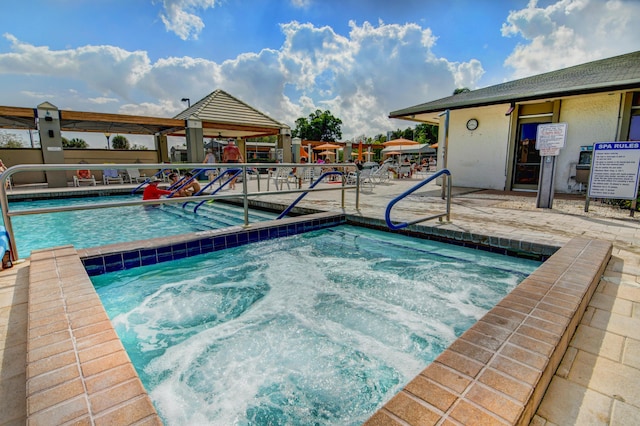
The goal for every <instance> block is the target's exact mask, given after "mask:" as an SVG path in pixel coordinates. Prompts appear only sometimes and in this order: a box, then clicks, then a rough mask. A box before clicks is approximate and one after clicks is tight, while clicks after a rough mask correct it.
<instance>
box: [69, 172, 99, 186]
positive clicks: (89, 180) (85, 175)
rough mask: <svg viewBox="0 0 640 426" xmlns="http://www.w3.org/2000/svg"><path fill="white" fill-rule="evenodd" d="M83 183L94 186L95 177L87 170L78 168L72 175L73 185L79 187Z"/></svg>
mask: <svg viewBox="0 0 640 426" xmlns="http://www.w3.org/2000/svg"><path fill="white" fill-rule="evenodd" d="M83 183H84V184H88V185H91V186H96V178H95V176H94V175H92V174H91V172H90V171H89V170H78V171H77V172H76V174H75V175H74V176H73V186H78V187H79V186H80V184H83Z"/></svg>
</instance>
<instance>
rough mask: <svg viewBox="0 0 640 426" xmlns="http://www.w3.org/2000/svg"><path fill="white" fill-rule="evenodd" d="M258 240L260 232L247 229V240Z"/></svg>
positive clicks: (253, 241) (252, 241)
mask: <svg viewBox="0 0 640 426" xmlns="http://www.w3.org/2000/svg"><path fill="white" fill-rule="evenodd" d="M258 241H260V232H259V231H249V242H250V243H255V242H258Z"/></svg>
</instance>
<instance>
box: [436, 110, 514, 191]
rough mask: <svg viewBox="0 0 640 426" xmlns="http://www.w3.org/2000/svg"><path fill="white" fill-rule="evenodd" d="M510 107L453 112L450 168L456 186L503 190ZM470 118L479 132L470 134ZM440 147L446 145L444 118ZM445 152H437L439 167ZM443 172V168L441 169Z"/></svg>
mask: <svg viewBox="0 0 640 426" xmlns="http://www.w3.org/2000/svg"><path fill="white" fill-rule="evenodd" d="M508 108H509V104H504V105H497V106H496V105H493V106H488V107H482V108H473V109H468V110H455V111H451V113H450V117H449V149H448V157H447V168H448V169H449V170H450V171H451V175H452V183H453V185H454V186H462V187H470V188H484V189H497V190H504V188H505V180H506V172H507V169H506V162H507V149H508V139H509V117H506V116H505V115H504V114H505V112H506V111H507V109H508ZM470 118H475V119H476V120H478V123H479V125H478V128H477V129H476V130H473V131H470V130H467V121H468V120H469V119H470ZM439 127H440V135H439V142H438V147H439V148H440V147H442V146H443V145H444V116H443V117H441V120H440V126H439ZM441 151H442V150H441V149H438V160H439V164H442V163H441V161H442V152H441ZM438 168H440V166H438Z"/></svg>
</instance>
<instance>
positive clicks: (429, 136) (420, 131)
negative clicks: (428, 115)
mask: <svg viewBox="0 0 640 426" xmlns="http://www.w3.org/2000/svg"><path fill="white" fill-rule="evenodd" d="M414 140H415V141H416V142H420V143H428V144H432V143H436V142H437V141H438V126H435V125H433V124H426V123H424V124H418V125H416V128H415V129H414Z"/></svg>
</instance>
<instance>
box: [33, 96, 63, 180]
mask: <svg viewBox="0 0 640 426" xmlns="http://www.w3.org/2000/svg"><path fill="white" fill-rule="evenodd" d="M38 132H39V133H40V149H41V150H42V161H43V164H64V151H63V150H62V135H61V134H60V111H58V107H56V106H55V105H53V104H51V103H49V102H43V103H41V104H40V105H38ZM45 179H46V180H47V184H48V185H49V188H65V187H67V173H66V172H63V171H61V172H45Z"/></svg>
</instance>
